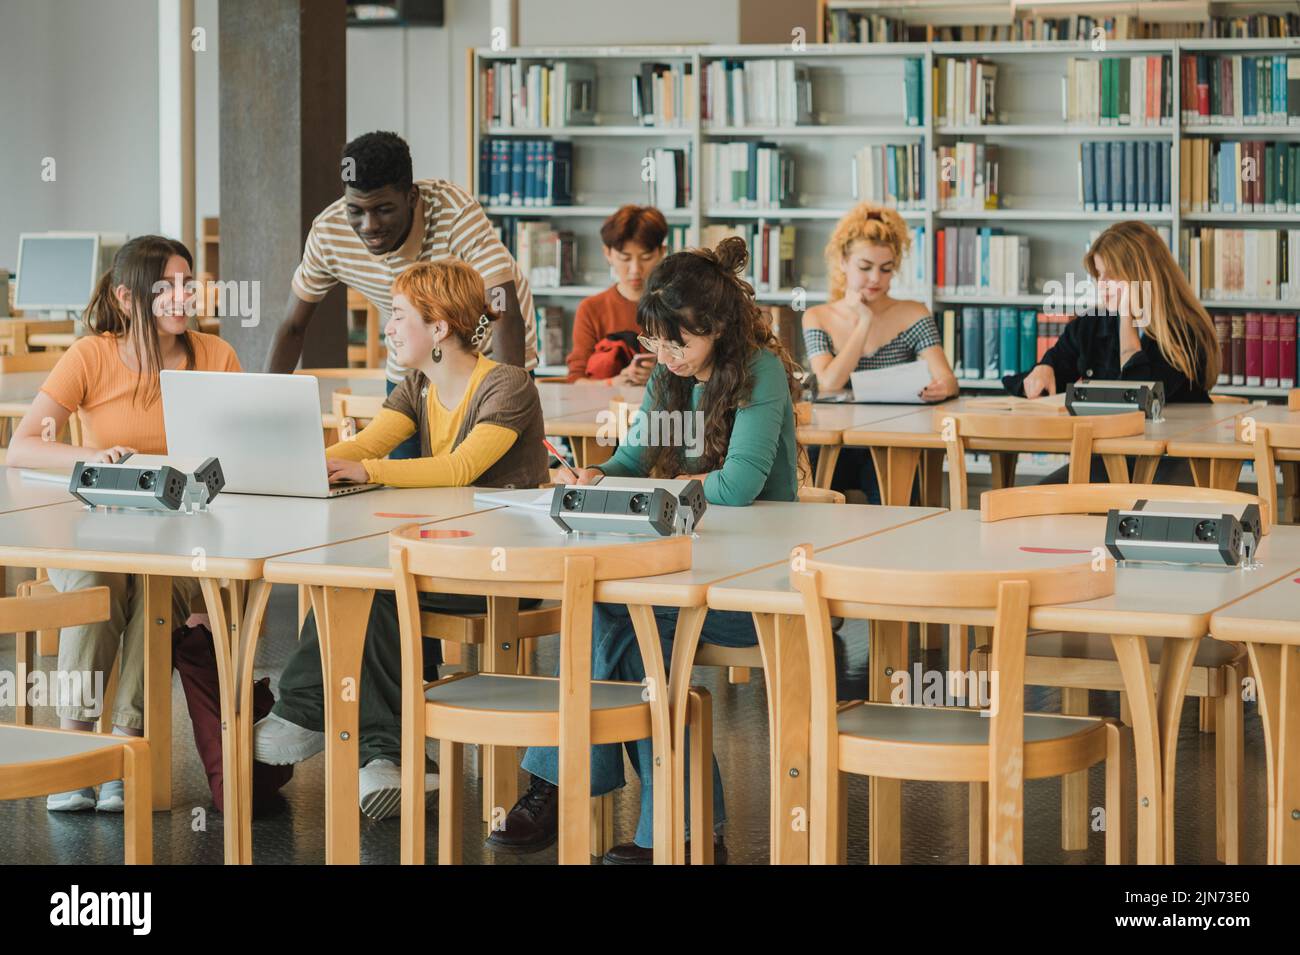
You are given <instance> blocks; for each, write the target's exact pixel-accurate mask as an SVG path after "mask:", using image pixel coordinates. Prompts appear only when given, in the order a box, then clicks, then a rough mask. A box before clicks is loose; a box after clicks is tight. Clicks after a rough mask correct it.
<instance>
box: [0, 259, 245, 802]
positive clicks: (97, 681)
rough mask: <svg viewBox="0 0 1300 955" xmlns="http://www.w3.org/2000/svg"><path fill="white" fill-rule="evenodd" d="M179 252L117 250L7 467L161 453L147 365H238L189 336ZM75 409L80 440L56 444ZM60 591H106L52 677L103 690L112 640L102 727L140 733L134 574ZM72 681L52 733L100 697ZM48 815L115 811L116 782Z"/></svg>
mask: <svg viewBox="0 0 1300 955" xmlns="http://www.w3.org/2000/svg"><path fill="white" fill-rule="evenodd" d="M193 264H194V260H193V258H192V257H191V256H190V251H189V249H187V248H185V246H184V245H182V244H181V243H180V242H177V241H175V240H173V239H167V238H163V237H162V236H156V235H145V236H138V237H136V238H134V239H132V240H131V241H130V242H128V243H126V245H124V246H122V248H121V249H120V250H119V251H118V253H117V255H116V256H115V257H114V259H113V267H112V268H111V269H110V270H109V271H107V272H105V273H104V275H103V277H102V278H100V280H99V284H98V285H97V286H96V288H95V293H94V297H93V298H92V299H91V301H90V304H89V305H88V306H87V308H86V314H85V322H86V327H87V329H88V330H89V331H90V332H91V333H92V334H89V335H87V336H86V337H84V338H80V339H78V340H77V341H76V342H75V343H73V345H72V347H71V348H69V349H68V351H67V352H66V353H65V354H64V355H63V357H62V358H60V359H59V362H58V364H56V365H55V366H54V369H53V370H52V371H51V372H50V375H49V377H48V378H47V379H46V380H45V384H44V385H42V386H41V392H40V394H38V395H37V396H36V398H35V400H34V401H33V402H32V407H31V410H29V411H28V412H27V414H26V415H25V416H24V417H23V420H22V421H21V422H20V423H19V425H18V428H17V430H16V431H15V433H14V437H13V440H12V441H11V442H10V446H9V456H8V463H9V465H10V466H11V467H21V468H69V469H70V468H71V467H72V466H73V465H74V464H75V463H76V462H78V461H97V462H116V461H119V460H121V459H122V458H123V457H125V456H126V455H127V454H130V453H132V452H137V451H138V452H140V453H142V454H166V453H167V441H166V434H165V430H164V427H163V410H162V394H161V390H160V385H159V372H160V371H161V370H162V369H164V368H185V369H194V370H199V371H239V370H240V369H239V359H238V358H237V357H236V356H235V350H234V349H233V348H231V347H230V345H229V344H227V343H226V342H224V341H222V340H221V339H220V338H218V337H217V336H215V335H205V334H202V333H201V332H193V331H189V330H188V329H187V328H186V319H187V317H188V314H189V313H190V311H191V310H192V308H193V294H194V293H193V286H192V279H193V275H192V267H193ZM74 414H77V415H79V416H80V419H81V425H82V441H83V446H82V447H73V446H72V445H68V444H62V443H59V442H58V441H57V440H56V437H55V436H57V435H58V434H60V433H61V432H62V431H63V428H64V426H65V425H66V424H67V423H68V419H69V418H70V417H71V416H72V415H74ZM49 574H50V581H51V582H52V583H53V584H54V586H55V587H56V588H58V590H60V591H69V590H81V589H83V588H86V587H107V588H108V590H109V619H108V620H105V621H103V622H101V623H95V624H89V625H87V626H82V627H69V628H67V629H65V630H64V631H63V632H62V635H61V636H60V638H59V672H60V673H78V674H82V673H84V674H93V675H94V676H93V686H95V687H102V686H103V685H104V674H105V673H106V672H107V670H108V669H109V667H110V666H112V663H113V659H114V657H116V656H117V653H118V647H119V645H120V646H121V653H122V662H121V670H120V677H119V679H118V684H117V696H116V698H115V699H114V700H113V708H112V720H113V726H114V729H113V731H114V732H115V733H118V734H120V735H124V736H140V735H142V734H143V732H144V629H145V628H144V609H145V608H144V594H143V591H142V588H141V587H140V580H139V578H138V577H136V576H134V575H131V574H118V573H115V574H108V573H98V572H91V571H79V570H61V569H57V568H50V571H49ZM197 593H198V586H197V582H196V581H194V580H188V579H185V578H179V577H178V578H176V579H175V580H174V581H173V586H172V599H173V608H172V612H173V615H174V619H176V620H184V621H186V622H187V623H191V624H192V623H194V622H196V621H200V620H202V617H201V616H198V617H192V616H191V614H190V609H189V608H190V601H191V600H192V599H193V598H194V597H195V596H196V595H197ZM73 682H74V681H69V680H60V681H57V686H58V688H59V693H60V696H59V697H58V702H57V712H58V714H59V723H60V725H61V726H62V727H63V728H64V729H80V730H89V729H91V728H93V726H94V721H95V720H96V719H98V718H99V714H100V713H101V712H102V710H103V707H104V706H105V705H106V701H105V700H102V699H94V700H87V699H85V698H84V695H83V698H82V699H75V700H74V699H72V698H70V697H68V698H64V695H63V694H66V693H67V692H68V689H69V686H70V684H71V683H73ZM46 806H47V808H49V809H51V810H54V811H69V810H78V809H99V810H101V811H107V812H121V811H122V782H121V780H115V781H112V782H107V783H104V784H103V785H102V786H100V788H99V795H98V798H97V797H96V795H95V791H94V790H93V789H91V788H86V789H79V790H73V791H72V792H66V793H56V794H54V795H52V796H50V797H49V798H48V799H47V800H46Z"/></svg>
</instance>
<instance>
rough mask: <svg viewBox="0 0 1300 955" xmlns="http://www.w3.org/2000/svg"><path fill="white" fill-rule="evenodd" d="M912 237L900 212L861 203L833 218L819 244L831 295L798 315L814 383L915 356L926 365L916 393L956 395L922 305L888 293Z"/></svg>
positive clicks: (930, 397)
mask: <svg viewBox="0 0 1300 955" xmlns="http://www.w3.org/2000/svg"><path fill="white" fill-rule="evenodd" d="M911 244H912V237H911V234H910V233H909V232H908V230H907V223H905V222H904V221H903V217H902V216H900V215H899V214H898V213H897V212H895V211H894V210H893V209H887V208H884V207H882V206H875V205H872V204H870V203H867V202H864V203H862V204H860V205H858V206H855V207H854V208H853V209H852V210H851V211H850V212H849V213H848V215H846V216H844V218H842V219H841V220H840V221H839V224H838V225H836V227H835V231H834V232H833V233H832V234H831V238H830V241H829V242H828V243H827V244H826V267H827V272H828V274H829V276H830V300H829V301H828V302H827V303H826V304H825V305H818V306H817V307H816V308H811V309H809V310H808V312H807V313H806V314H805V315H804V317H803V338H804V346H805V348H806V350H807V353H808V364H809V366H810V367H811V368H812V371H813V374H815V375H816V376H817V384H818V386H819V388H820V390H822V391H837V390H839V389H841V388H843V387H845V386H846V385H847V384H848V382H849V375H851V374H852V373H853V372H855V371H863V370H866V369H871V368H886V367H888V366H890V365H899V364H903V363H904V362H910V361H916V360H918V359H920V360H921V361H924V362H925V363H926V365H927V366H928V367H929V370H930V383H929V384H928V385H926V386H925V388H924V389H923V390H922V391H921V392H920V397H921V398H922V399H924V400H925V401H942V400H943V399H944V398H950V397H952V396H953V395H955V394H957V376H956V375H954V374H953V372H952V368H951V367H950V366H949V365H948V359H947V358H946V357H945V356H944V354H943V339H942V338H941V337H940V335H939V329H938V326H936V325H935V323H934V319H933V318H932V317H931V316H930V313H929V311H927V310H926V307H925V306H924V305H923V304H921V303H920V302H912V301H907V300H899V299H895V298H892V297H890V294H889V290H890V286H891V285H892V284H893V281H894V274H895V272H896V271H897V270H898V268H899V267H900V266H901V265H902V261H903V257H904V256H905V255H906V254H907V252H908V250H909V248H910V247H911Z"/></svg>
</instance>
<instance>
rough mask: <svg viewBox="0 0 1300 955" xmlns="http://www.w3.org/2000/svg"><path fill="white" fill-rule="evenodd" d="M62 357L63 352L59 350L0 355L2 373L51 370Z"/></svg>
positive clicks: (0, 370) (0, 371)
mask: <svg viewBox="0 0 1300 955" xmlns="http://www.w3.org/2000/svg"><path fill="white" fill-rule="evenodd" d="M62 357H63V352H59V351H29V352H23V353H22V354H19V355H0V373H8V374H18V373H19V372H24V371H49V370H50V369H51V368H53V367H54V366H55V365H56V364H58V361H59V359H60V358H62Z"/></svg>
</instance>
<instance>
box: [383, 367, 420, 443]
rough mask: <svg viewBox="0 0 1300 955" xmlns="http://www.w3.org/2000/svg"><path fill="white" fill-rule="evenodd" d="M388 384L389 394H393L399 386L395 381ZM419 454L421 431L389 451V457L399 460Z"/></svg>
mask: <svg viewBox="0 0 1300 955" xmlns="http://www.w3.org/2000/svg"><path fill="white" fill-rule="evenodd" d="M386 384H387V386H388V394H390V395H391V394H392V393H393V390H394V389H395V388H397V385H395V384H393V382H391V381H389V382H386ZM419 456H420V435H419V432H416V433H415V434H413V435H411V436H410V437H409V438H407V439H406V440H405V441H403V442H402V443H401V444H399V445H398V446H397V447H395V448H393V450H391V451H389V452H388V457H389V458H390V459H392V460H397V459H399V458H418V457H419Z"/></svg>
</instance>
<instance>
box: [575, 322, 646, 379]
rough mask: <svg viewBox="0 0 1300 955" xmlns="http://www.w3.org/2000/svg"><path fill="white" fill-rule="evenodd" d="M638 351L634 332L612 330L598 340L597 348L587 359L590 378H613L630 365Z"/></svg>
mask: <svg viewBox="0 0 1300 955" xmlns="http://www.w3.org/2000/svg"><path fill="white" fill-rule="evenodd" d="M637 351H638V348H637V340H636V335H635V334H633V333H632V332H610V333H609V334H608V335H606V336H605V337H604V338H602V339H601V340H600V341H598V342H596V350H595V351H593V352H592V353H591V357H590V358H588V359H587V377H588V378H601V379H604V378H613V377H614V376H615V375H617V374H618V373H619V372H620V371H622V370H623V369H624V368H626V367H627V366H628V362H630V361H631V360H632V358H633V357H634V356H635V355H636V353H637Z"/></svg>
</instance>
